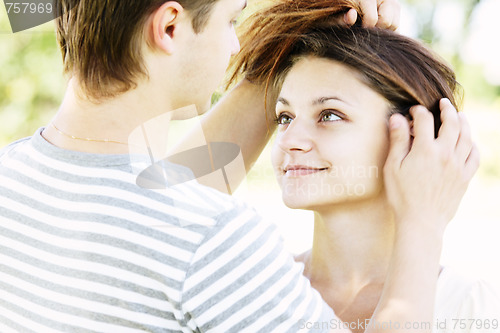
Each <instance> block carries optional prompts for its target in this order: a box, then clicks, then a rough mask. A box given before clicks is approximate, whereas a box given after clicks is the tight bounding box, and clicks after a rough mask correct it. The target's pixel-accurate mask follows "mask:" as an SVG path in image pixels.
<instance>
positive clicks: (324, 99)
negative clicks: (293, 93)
mask: <svg viewBox="0 0 500 333" xmlns="http://www.w3.org/2000/svg"><path fill="white" fill-rule="evenodd" d="M330 100H335V101H339V102H342V103H345V104H348V105H350V104H349V103H347V102H346V101H345V100H343V99H342V98H340V97H336V96H329V97H320V98H317V99H315V100H314V101H313V102H312V105H320V104H324V103H326V102H328V101H330ZM277 102H278V103H281V104H283V105H285V106H290V102H289V101H288V100H286V99H285V98H284V97H281V96H280V97H278V100H277Z"/></svg>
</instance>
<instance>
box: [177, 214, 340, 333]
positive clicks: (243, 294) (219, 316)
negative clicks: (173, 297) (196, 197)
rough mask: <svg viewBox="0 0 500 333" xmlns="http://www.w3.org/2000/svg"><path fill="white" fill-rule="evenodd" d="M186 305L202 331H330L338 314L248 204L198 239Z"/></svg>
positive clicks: (189, 319) (188, 319) (188, 318)
mask: <svg viewBox="0 0 500 333" xmlns="http://www.w3.org/2000/svg"><path fill="white" fill-rule="evenodd" d="M182 307H183V309H182V310H183V312H184V314H185V325H186V326H188V327H189V328H190V329H191V330H193V331H198V330H199V331H201V332H252V333H255V332H280V333H281V332H299V331H300V332H308V331H310V328H319V329H317V330H315V331H319V332H327V331H328V326H329V323H330V322H331V321H332V320H333V318H334V314H333V311H332V310H331V309H330V308H329V307H328V306H327V305H326V303H325V302H323V300H322V299H321V296H320V295H319V293H318V292H317V291H316V290H314V289H313V288H312V287H311V286H310V284H309V281H308V280H307V279H306V278H305V277H304V276H303V275H302V266H301V265H299V264H297V263H295V262H294V260H293V258H292V256H291V255H290V254H289V253H288V252H287V251H286V250H285V249H284V246H283V242H282V239H281V237H280V236H279V234H278V232H277V229H276V227H275V226H274V225H271V224H268V223H265V222H263V221H262V219H261V218H260V216H259V215H257V213H256V212H255V211H254V210H252V209H249V208H246V207H244V206H243V207H242V206H239V207H237V208H235V209H233V210H231V211H229V212H226V213H224V214H222V215H220V216H219V218H218V224H217V226H216V227H214V228H213V229H212V230H211V231H210V232H209V233H208V235H207V236H206V238H205V240H204V242H202V244H201V245H200V247H199V249H198V251H197V252H196V254H195V255H194V257H193V260H192V264H191V266H190V269H189V271H188V272H187V276H186V280H185V283H184V288H183V301H182Z"/></svg>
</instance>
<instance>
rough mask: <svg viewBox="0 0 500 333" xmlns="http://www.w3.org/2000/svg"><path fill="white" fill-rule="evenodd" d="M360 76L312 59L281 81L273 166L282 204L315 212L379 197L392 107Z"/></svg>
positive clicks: (338, 64)
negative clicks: (280, 191)
mask: <svg viewBox="0 0 500 333" xmlns="http://www.w3.org/2000/svg"><path fill="white" fill-rule="evenodd" d="M360 78H361V76H360V74H359V73H358V72H357V71H355V70H353V69H351V68H349V67H347V66H345V65H343V64H341V63H339V62H336V61H332V60H328V59H324V58H317V57H305V58H302V59H300V60H299V61H298V62H297V63H296V64H295V65H294V66H293V68H292V69H291V70H290V72H289V73H288V75H287V77H286V78H285V81H284V84H283V87H282V89H281V92H280V95H279V98H278V102H277V105H276V116H277V118H278V132H277V136H276V141H275V142H274V147H273V152H272V162H273V166H274V169H275V172H276V176H277V179H278V182H279V184H280V186H281V189H282V192H283V200H284V202H285V204H286V205H287V206H289V207H291V208H302V209H311V210H321V208H325V207H331V205H332V204H338V203H346V202H360V201H362V200H369V199H374V198H376V197H379V196H380V195H382V194H383V179H382V178H381V177H382V168H383V165H384V162H385V160H386V157H387V152H388V145H389V137H388V112H389V108H390V104H389V102H388V101H387V100H386V99H385V98H383V97H382V96H381V95H379V94H378V93H377V92H375V91H374V90H372V89H371V88H369V87H368V86H367V85H366V84H364V83H363V82H362V81H361V79H360Z"/></svg>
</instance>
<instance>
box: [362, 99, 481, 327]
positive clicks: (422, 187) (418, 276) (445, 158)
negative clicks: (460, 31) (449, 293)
mask: <svg viewBox="0 0 500 333" xmlns="http://www.w3.org/2000/svg"><path fill="white" fill-rule="evenodd" d="M440 107H441V119H442V121H443V124H442V126H441V129H440V131H439V135H438V138H437V139H434V134H433V117H432V114H431V113H430V112H429V111H427V110H426V109H425V108H423V107H414V108H412V110H411V113H412V116H413V119H414V133H415V138H414V140H413V143H412V144H410V135H409V132H410V129H409V125H408V123H407V121H406V119H404V118H403V117H401V116H399V115H395V116H393V118H392V119H391V130H390V131H391V148H390V153H389V156H388V159H387V162H386V165H385V168H384V178H385V185H386V190H387V193H388V197H389V201H390V203H391V205H392V207H393V209H394V212H395V215H396V222H397V225H396V228H397V229H396V240H395V247H394V253H393V256H392V259H391V260H392V261H391V266H390V269H389V273H388V277H387V280H386V283H385V286H384V291H383V294H382V297H381V299H380V302H379V304H378V307H377V309H376V311H375V313H374V316H373V322H374V323H375V324H377V323H388V322H390V321H392V322H393V323H395V322H396V321H397V322H399V323H400V325H401V326H400V327H401V328H402V329H404V325H415V327H411V331H412V332H430V331H431V329H432V325H433V324H434V323H433V322H432V319H433V313H434V311H433V309H434V300H435V294H436V283H437V278H438V275H439V259H440V255H441V246H442V237H443V233H444V230H445V227H446V225H447V224H448V222H449V221H450V220H451V219H452V218H453V216H454V215H455V212H456V210H457V209H458V205H459V203H460V201H461V199H462V197H463V195H464V194H465V191H466V189H467V186H468V184H469V182H470V180H471V178H472V176H473V175H474V173H475V172H476V171H477V168H478V166H479V153H478V151H477V148H476V147H475V145H474V144H473V143H472V140H471V134H470V129H469V126H468V123H467V121H466V119H465V117H464V116H463V114H461V113H457V111H456V110H455V108H454V107H453V106H452V105H451V103H450V102H449V101H447V100H445V99H443V100H441V103H440ZM377 328H378V327H377V326H376V325H375V327H374V328H373V330H372V329H369V330H368V331H370V332H372V331H373V332H378V331H379V330H378V329H377ZM395 328H396V327H395V325H393V330H389V332H396V331H398V330H397V329H395ZM383 331H384V332H388V330H386V329H384V330H383Z"/></svg>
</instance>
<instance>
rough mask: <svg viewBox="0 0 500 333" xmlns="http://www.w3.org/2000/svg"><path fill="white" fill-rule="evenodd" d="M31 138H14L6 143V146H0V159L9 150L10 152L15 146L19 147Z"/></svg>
mask: <svg viewBox="0 0 500 333" xmlns="http://www.w3.org/2000/svg"><path fill="white" fill-rule="evenodd" d="M31 138H32V137H26V138H22V139H19V140H16V141H14V142H12V143H10V144H8V145H7V146H5V147H3V148H0V159H2V158H3V157H4V156H7V155H8V154H9V152H12V151H14V150H15V149H16V148H18V147H21V146H22V145H23V144H25V143H27V142H29V141H30V140H31Z"/></svg>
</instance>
